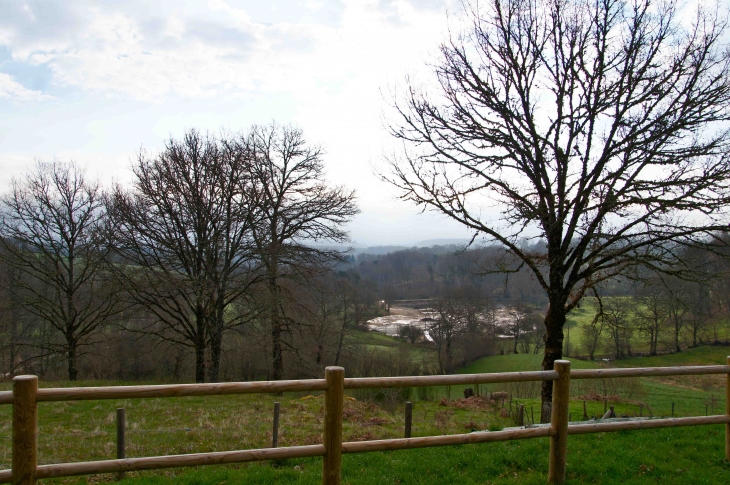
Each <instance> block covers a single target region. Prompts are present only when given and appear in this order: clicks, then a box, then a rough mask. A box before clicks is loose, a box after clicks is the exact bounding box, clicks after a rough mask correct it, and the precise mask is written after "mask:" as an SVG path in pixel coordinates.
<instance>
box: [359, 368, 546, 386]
mask: <svg viewBox="0 0 730 485" xmlns="http://www.w3.org/2000/svg"><path fill="white" fill-rule="evenodd" d="M557 378H558V373H557V372H555V371H552V370H545V371H534V372H499V373H496V374H452V375H439V376H402V377H356V378H348V379H345V389H368V388H384V387H426V386H455V385H459V384H490V383H497V382H524V381H551V380H555V379H557Z"/></svg>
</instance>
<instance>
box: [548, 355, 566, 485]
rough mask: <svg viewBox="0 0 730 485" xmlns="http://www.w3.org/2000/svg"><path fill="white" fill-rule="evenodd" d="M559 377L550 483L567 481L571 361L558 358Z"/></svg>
mask: <svg viewBox="0 0 730 485" xmlns="http://www.w3.org/2000/svg"><path fill="white" fill-rule="evenodd" d="M554 369H555V371H556V372H557V373H558V378H557V379H556V380H555V381H554V382H553V409H552V415H551V417H550V425H551V427H552V428H553V432H554V433H555V434H554V435H553V436H551V437H550V462H549V463H550V464H549V468H548V483H564V482H565V464H566V460H567V454H568V407H569V404H570V361H568V360H556V361H555V367H554Z"/></svg>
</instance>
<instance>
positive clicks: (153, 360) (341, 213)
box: [0, 125, 376, 382]
mask: <svg viewBox="0 0 730 485" xmlns="http://www.w3.org/2000/svg"><path fill="white" fill-rule="evenodd" d="M133 172H134V182H133V183H132V185H131V187H124V186H121V185H116V186H113V187H110V188H103V187H101V186H100V185H99V183H97V182H95V181H91V180H90V179H89V178H88V177H87V174H86V173H85V171H84V170H83V169H82V168H80V167H78V166H76V165H75V164H73V163H61V162H52V163H41V162H39V163H37V164H36V166H35V168H34V169H33V170H31V171H30V172H29V173H28V174H27V175H26V176H25V177H24V178H22V179H16V180H15V181H14V182H13V185H12V188H11V190H10V192H9V193H8V194H6V195H5V196H4V197H2V200H1V205H2V219H1V220H0V263H1V267H0V281H1V286H0V290H1V292H0V303H1V307H0V310H1V311H2V328H1V329H0V331H2V367H3V369H4V373H6V374H13V373H17V372H21V371H22V372H32V373H36V374H39V375H41V376H60V375H61V373H62V372H63V371H65V374H66V376H67V377H68V379H70V380H76V379H77V378H78V377H79V375H80V374H81V375H83V376H86V377H96V378H99V377H104V378H120V379H128V378H135V379H150V378H160V377H163V378H169V377H172V378H178V379H189V378H190V369H191V368H192V369H194V378H195V380H196V381H197V382H204V381H214V382H215V381H218V380H220V379H228V378H246V379H254V378H259V377H261V376H262V375H263V376H266V377H269V378H272V379H280V378H283V377H284V376H290V377H304V376H310V375H315V374H316V375H319V369H320V368H321V366H322V365H324V364H336V363H341V362H342V361H343V360H345V359H346V358H347V353H348V349H347V347H346V345H345V342H344V338H343V336H344V334H345V331H346V330H347V329H348V327H350V326H354V325H358V324H360V323H362V321H364V320H365V319H366V318H367V317H368V315H369V314H370V313H372V312H373V311H375V309H376V295H375V290H374V288H373V287H372V285H370V284H369V283H368V282H366V281H363V280H362V279H361V278H359V276H358V275H357V274H355V273H354V272H352V271H350V272H347V271H339V272H338V271H335V266H336V265H337V264H338V263H340V262H341V261H343V257H344V255H343V254H342V253H340V252H338V251H333V250H326V249H317V248H316V247H315V245H314V244H313V243H316V242H318V241H326V242H328V243H330V244H332V243H335V244H337V243H343V242H345V241H346V240H347V234H346V233H345V232H344V230H343V229H342V226H343V224H344V223H346V222H347V221H349V220H350V219H351V218H352V216H354V215H355V214H356V213H357V212H358V209H357V206H356V204H355V197H354V192H352V191H350V190H347V189H345V188H344V187H336V186H331V185H328V184H327V182H326V180H325V178H324V171H323V165H322V151H321V149H320V148H319V147H317V146H314V145H311V144H309V143H307V142H306V141H305V139H304V137H303V135H302V133H301V132H300V131H299V130H297V129H294V128H289V127H278V126H276V125H271V126H257V127H253V128H252V129H251V130H250V131H248V132H246V133H240V134H225V133H224V134H221V135H220V136H211V135H203V134H201V133H199V132H197V131H194V130H191V131H189V132H187V133H186V134H185V136H184V137H183V138H182V139H170V140H168V141H167V143H166V145H165V147H164V149H163V150H162V151H161V152H160V153H156V154H149V153H147V152H145V151H142V152H140V154H139V156H138V158H137V160H136V162H135V163H134V164H133Z"/></svg>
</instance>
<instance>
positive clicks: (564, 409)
mask: <svg viewBox="0 0 730 485" xmlns="http://www.w3.org/2000/svg"><path fill="white" fill-rule="evenodd" d="M344 372H345V370H344V369H343V368H342V367H328V368H327V369H326V370H325V378H324V379H308V380H299V381H265V382H232V383H221V384H171V385H150V386H119V387H87V388H45V389H38V378H37V377H36V376H18V377H15V378H14V379H13V391H5V392H0V404H12V406H13V432H12V435H13V453H12V469H11V470H0V483H9V482H11V483H13V484H23V485H34V484H35V483H36V480H39V479H44V478H56V477H66V476H75V475H87V474H92V473H123V472H129V471H139V470H152V469H159V468H173V467H183V466H198V465H214V464H229V463H242V462H250V461H262V460H279V459H285V458H305V457H315V456H321V457H322V458H323V459H322V483H323V484H324V485H339V484H340V481H341V474H342V473H341V466H342V454H348V453H367V452H374V451H385V450H400V449H412V448H425V447H432V446H452V445H463V444H472V443H487V442H496V441H506V440H519V439H531V438H550V458H549V469H548V481H549V482H550V483H563V482H564V481H565V472H566V455H567V442H568V439H567V438H568V436H569V435H573V434H586V433H600V432H611V431H623V430H642V429H654V428H669V427H677V426H699V425H707V424H723V423H724V424H725V426H726V428H725V459H726V460H730V357H728V365H715V366H682V367H646V368H626V369H595V370H594V369H580V370H572V371H571V369H570V362H569V361H567V360H558V361H556V362H555V368H554V370H549V371H536V372H503V373H494V374H459V375H448V376H405V377H379V378H377V377H372V378H348V379H345V377H344ZM702 374H726V393H727V401H726V410H725V414H723V415H716V416H697V417H687V418H670V419H652V420H648V419H646V420H640V421H624V422H613V423H588V424H578V425H569V423H568V421H569V412H568V408H569V402H570V381H571V380H572V379H597V378H598V379H601V378H612V377H646V376H668V375H702ZM545 380H551V381H554V385H553V402H552V414H551V423H550V426H545V427H537V428H525V429H511V430H503V431H496V432H476V433H468V434H457V435H443V436H425V437H419V438H399V439H386V440H372V441H358V442H349V443H343V442H342V410H343V399H344V390H345V389H366V388H383V387H422V386H443V385H459V384H475V385H478V384H488V383H499V382H524V381H545ZM291 391H324V392H325V397H324V405H325V419H324V430H323V431H324V442H323V444H321V445H308V446H289V447H282V448H263V449H254V450H236V451H223V452H213V453H194V454H186V455H168V456H153V457H143V458H124V459H116V460H101V461H91V462H79V463H61V464H50V465H40V466H39V465H38V464H37V453H38V442H37V434H36V428H37V403H39V402H51V401H73V400H89V399H95V400H96V399H131V398H157V397H182V396H212V395H224V394H247V393H273V392H291Z"/></svg>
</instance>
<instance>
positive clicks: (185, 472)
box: [0, 342, 730, 485]
mask: <svg viewBox="0 0 730 485" xmlns="http://www.w3.org/2000/svg"><path fill="white" fill-rule="evenodd" d="M383 344H385V342H383ZM728 353H730V349H728V348H727V347H719V346H718V347H700V348H696V349H691V350H689V351H686V352H682V353H679V354H673V355H663V356H658V357H638V358H631V359H625V360H621V361H616V362H614V363H613V364H612V365H620V366H622V367H634V366H664V365H693V364H722V363H725V360H726V355H727V354H728ZM540 360H541V356H540V355H534V354H518V355H503V356H494V357H486V358H483V359H480V360H478V361H476V362H474V363H472V364H471V365H470V366H468V367H466V368H464V369H462V370H461V372H463V373H481V372H510V371H518V370H536V369H539V367H540ZM572 365H573V368H591V367H596V366H598V365H599V364H597V363H595V362H587V361H580V360H575V359H574V360H573V361H572ZM633 381H635V383H634V384H633V385H628V384H627V383H625V382H624V383H623V384H621V385H618V386H616V385H614V386H613V387H610V386H609V389H610V390H611V391H612V392H614V394H610V395H606V394H601V393H600V391H601V390H602V389H603V387H602V386H604V385H605V383H603V382H602V381H597V382H594V383H590V382H588V381H583V382H581V383H580V384H581V385H583V383H585V385H583V386H582V387H581V386H573V389H572V392H571V394H572V400H571V406H570V412H571V414H572V415H573V420H574V421H578V420H580V419H581V417H582V414H583V401H584V400H585V401H586V407H587V410H588V414H589V416H593V415H601V414H603V409H604V406H605V405H613V406H615V409H616V412H617V414H619V415H625V416H633V415H634V414H638V412H639V405H640V404H644V405H648V406H649V409H651V410H652V412H653V415H654V416H668V415H669V414H670V413H671V403H672V402H674V404H675V415H677V416H680V415H703V414H704V412H705V406H706V405H707V406H708V407H709V406H710V404H711V405H713V406H714V407H715V413H722V412H723V411H722V410H724V406H725V403H724V377H723V376H714V377H703V378H701V379H696V378H684V379H677V378H673V380H670V379H668V378H642V379H633ZM107 384H122V383H118V382H98V381H94V382H79V383H78V385H107ZM574 384H578V383H577V382H575V381H574ZM42 385H43V386H54V387H55V386H58V385H59V383H43V384H42ZM502 386H508V385H502ZM502 386H497V385H495V386H488V387H486V388H485V387H484V386H483V387H482V388H481V389H480V390H481V392H482V393H485V392H486V393H488V392H490V391H497V390H502V389H503V387H502ZM4 388H5V389H7V388H9V385H8V384H5V385H4ZM507 389H508V388H507ZM511 391H512V394H513V406H514V408H513V409H516V405H517V403H518V402H519V403H522V404H525V406H526V409H530V407H534V408H535V410H537V407H538V403H539V399H538V397H537V396H534V397H529V396H530V395H531V394H530V393H534V392H535V389H534V388H533V389H525V388H521V389H514V388H512V389H511ZM538 391H539V389H538ZM461 392H462V388H457V386H452V387H451V389H447V388H434V389H433V390H432V391H430V392H424V391H422V390H417V389H412V390H409V391H398V392H387V391H386V392H383V393H380V394H378V393H375V392H370V393H364V392H360V393H357V392H353V393H352V394H351V395H350V396H349V397H347V398H346V402H345V411H344V429H343V435H344V440H345V441H356V440H371V439H382V438H396V437H401V436H402V435H403V426H404V417H403V401H404V400H406V399H410V400H411V401H413V402H414V416H413V418H414V424H413V436H428V435H436V434H455V433H467V432H470V431H472V430H486V429H488V430H497V429H502V428H503V427H508V426H514V420H513V416H506V414H507V413H508V408H507V404H505V411H502V409H501V405H500V404H501V403H496V406H495V405H494V404H491V403H489V401H488V400H485V399H470V400H464V399H457V398H458V397H461V396H460V394H461ZM447 394H451V399H450V400H449V399H447V398H446V396H447ZM525 396H527V397H525ZM604 399H607V402H606V403H604ZM274 401H280V402H281V425H280V435H279V443H280V446H289V445H299V444H313V443H318V442H320V440H321V429H322V418H323V405H322V397H321V396H319V395H315V394H295V393H291V394H286V395H284V396H283V397H274V396H271V395H241V396H220V397H212V398H194V397H188V398H168V399H144V400H142V399H131V400H119V401H80V402H65V403H41V404H40V405H39V430H40V435H39V454H40V456H39V463H59V462H68V461H82V460H100V459H109V458H113V457H114V453H115V451H114V450H115V448H114V439H115V434H114V433H115V421H114V417H115V409H116V408H117V407H125V408H126V413H127V428H128V432H127V442H128V445H127V456H128V457H135V456H151V455H159V454H177V453H193V452H206V451H222V450H229V449H246V448H259V447H267V446H269V444H270V442H271V420H272V409H273V403H274ZM513 412H514V411H513ZM646 412H647V411H646V407H645V408H644V413H646ZM9 413H10V407H9V406H2V407H0V423H1V424H0V440H2V441H0V466H1V467H3V468H6V467H9V464H10V463H9V462H10V447H9V444H10V432H11V428H10V414H9ZM529 420H530V418H529V413H528V418H527V421H528V422H529ZM723 449H724V428H723V427H722V426H704V427H696V428H676V429H662V430H650V431H631V432H619V433H601V434H596V435H584V436H571V437H570V440H569V444H568V450H569V454H568V476H567V483H575V484H583V483H606V484H608V483H618V482H622V483H636V484H648V483H677V484H679V483H708V484H710V483H713V484H714V483H724V482H728V481H730V465H729V464H728V463H725V462H724V460H723V456H724V454H723ZM547 457H548V440H547V439H536V440H523V441H516V442H502V443H491V444H482V445H468V446H459V447H444V448H427V449H420V450H407V451H395V452H384V453H369V454H361V455H345V456H344V457H343V483H351V484H376V483H377V484H381V483H393V484H405V483H416V484H420V483H424V484H425V483H459V484H461V483H465V484H470V483H494V484H503V483H524V484H532V483H545V480H546V476H547V475H546V474H547ZM320 473H321V460H320V459H293V460H284V461H280V462H273V463H267V462H264V463H254V464H246V465H240V466H224V467H220V466H214V467H200V468H194V469H171V470H160V471H152V472H142V473H130V474H129V476H128V478H127V479H126V480H124V481H122V482H120V483H124V484H140V485H142V484H162V483H171V482H172V481H173V480H174V481H175V483H182V484H191V485H192V484H201V485H203V484H206V485H207V484H211V485H212V484H229V483H230V484H234V483H236V484H238V483H240V484H258V483H292V484H300V483H301V484H309V483H312V484H314V483H319V481H320ZM113 479H114V477H112V476H109V475H99V476H90V477H80V478H66V479H56V480H48V481H46V482H47V483H73V484H83V483H100V482H109V481H113Z"/></svg>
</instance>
